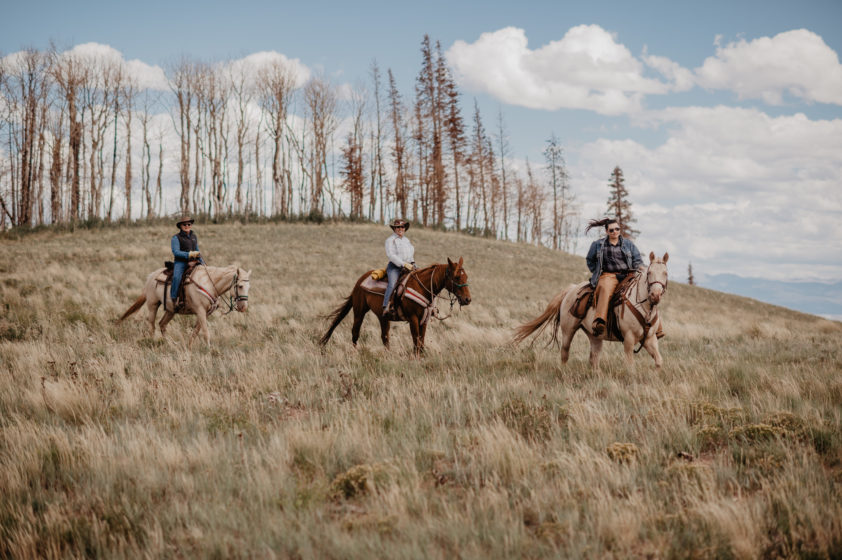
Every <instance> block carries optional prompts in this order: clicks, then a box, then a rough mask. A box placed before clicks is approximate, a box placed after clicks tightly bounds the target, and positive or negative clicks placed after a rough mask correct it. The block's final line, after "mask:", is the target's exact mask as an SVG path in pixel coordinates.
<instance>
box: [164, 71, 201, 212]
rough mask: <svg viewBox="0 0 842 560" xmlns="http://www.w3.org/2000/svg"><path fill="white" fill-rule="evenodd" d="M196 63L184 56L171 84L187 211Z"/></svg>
mask: <svg viewBox="0 0 842 560" xmlns="http://www.w3.org/2000/svg"><path fill="white" fill-rule="evenodd" d="M195 67H196V64H195V63H194V62H192V61H190V60H188V59H187V58H182V59H181V61H179V62H178V64H177V65H175V66H174V67H173V68H171V70H170V84H171V88H172V92H173V94H174V95H175V100H176V104H175V110H176V112H177V114H176V115H174V117H173V124H174V126H175V129H176V134H178V137H179V140H180V141H179V151H180V155H181V157H180V160H179V180H180V183H181V194H180V196H179V210H180V211H181V212H182V213H186V212H188V211H189V208H190V199H191V188H190V187H191V183H190V154H191V148H192V143H193V141H192V134H193V129H194V127H193V115H192V113H193V104H194V103H195V99H194V98H195V96H196V93H195V88H196V83H195V82H196V79H195V73H196V69H195Z"/></svg>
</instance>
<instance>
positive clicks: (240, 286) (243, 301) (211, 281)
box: [117, 265, 251, 347]
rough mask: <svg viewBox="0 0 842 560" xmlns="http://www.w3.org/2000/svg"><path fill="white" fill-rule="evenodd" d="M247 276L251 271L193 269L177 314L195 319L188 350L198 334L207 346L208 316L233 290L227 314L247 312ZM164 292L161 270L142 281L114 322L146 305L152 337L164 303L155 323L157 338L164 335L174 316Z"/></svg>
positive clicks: (227, 268) (166, 286)
mask: <svg viewBox="0 0 842 560" xmlns="http://www.w3.org/2000/svg"><path fill="white" fill-rule="evenodd" d="M250 276H251V270H248V271H246V270H243V269H242V268H239V267H237V266H233V265H232V266H226V267H218V266H205V265H199V266H197V267H196V270H194V271H193V274H191V275H190V280H189V281H187V282H186V283H185V284H184V306H182V308H181V309H180V310H179V311H178V313H181V314H185V315H196V326H195V327H194V328H193V334H192V335H191V336H190V341H189V343H188V347H192V346H193V340H194V339H195V338H196V336H197V335H198V334H199V332H200V331H204V333H205V342H206V343H207V344H208V346H210V331H209V330H208V315H210V314H211V313H213V311H214V310H215V309H216V308H217V307H218V306H219V300H220V297H221V296H222V295H223V294H225V293H227V292H229V291H230V290H232V289H233V290H234V294H233V296H230V297H229V300H228V302H227V303H228V312H230V311H231V310H232V309H236V310H237V311H246V310H247V309H248V299H249V297H248V293H249V279H250ZM165 289H169V286H168V285H167V284H166V283H165V276H164V269H163V268H159V269H158V270H156V271H155V272H153V273H152V274H150V275H149V276H147V277H146V285H145V286H144V288H143V293H142V294H141V296H140V297H139V298H137V300H136V301H135V302H134V303H133V304H132V306H131V307H129V308H128V309H127V310H126V312H125V313H123V316H122V317H120V318H119V319H118V320H117V322H118V323H119V322H120V321H122V320H123V319H125V318H126V317H128V316H129V315H131V314H132V313H134V312H135V311H137V310H138V309H140V308H141V306H142V305H143V304H144V303H146V311H147V318H146V320H147V321H148V322H149V336H154V335H155V316H156V315H157V314H158V307H159V306H160V305H161V303H164V316H163V317H162V318H161V322H160V323H159V325H160V327H161V336H164V335H165V334H166V331H167V323H169V322H170V319H172V318H173V316H174V315H175V311H174V310H173V302H172V299H171V298H170V297H169V294H166V296H167V297H166V298H165V297H164V296H165V293H164V290H165ZM223 303H225V302H223Z"/></svg>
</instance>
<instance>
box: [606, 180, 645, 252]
mask: <svg viewBox="0 0 842 560" xmlns="http://www.w3.org/2000/svg"><path fill="white" fill-rule="evenodd" d="M625 182H626V180H625V179H624V178H623V170H622V169H620V167H619V166H617V167H615V168H614V171H612V172H611V181H610V182H609V183H608V190H609V192H610V194H609V195H608V215H609V216H611V217H612V218H615V219H616V220H617V221H618V222H620V228H621V229H620V235H622V236H623V237H625V238H626V239H634V238H635V237H636V236H637V234H639V233H640V232H639V231H638V230H636V229H634V228H633V227H632V224H633V223H635V222H636V221H637V220H635V219H634V216H633V215H632V211H631V202H630V201H629V198H628V197H629V191H628V190H626V185H625Z"/></svg>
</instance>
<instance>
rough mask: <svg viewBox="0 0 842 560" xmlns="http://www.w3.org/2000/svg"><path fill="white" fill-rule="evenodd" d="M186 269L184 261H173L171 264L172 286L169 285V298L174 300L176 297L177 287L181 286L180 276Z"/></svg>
mask: <svg viewBox="0 0 842 560" xmlns="http://www.w3.org/2000/svg"><path fill="white" fill-rule="evenodd" d="M185 270H187V262H186V261H175V263H173V266H172V286H171V287H170V298H171V299H172V300H173V301H175V298H177V297H178V287H179V286H181V278H182V277H183V276H184V271H185Z"/></svg>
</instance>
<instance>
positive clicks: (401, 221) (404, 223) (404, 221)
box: [389, 218, 409, 231]
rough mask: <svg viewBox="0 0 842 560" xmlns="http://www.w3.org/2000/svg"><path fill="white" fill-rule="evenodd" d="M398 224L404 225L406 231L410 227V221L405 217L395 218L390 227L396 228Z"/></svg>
mask: <svg viewBox="0 0 842 560" xmlns="http://www.w3.org/2000/svg"><path fill="white" fill-rule="evenodd" d="M398 226H403V228H404V231H406V230H408V229H409V222H407V221H406V220H404V219H403V218H395V219H394V220H392V223H391V224H389V227H390V228H392V229H395V228H396V227H398Z"/></svg>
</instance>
